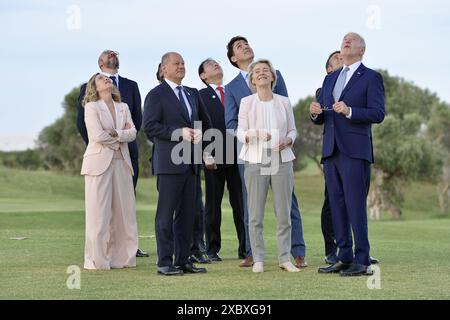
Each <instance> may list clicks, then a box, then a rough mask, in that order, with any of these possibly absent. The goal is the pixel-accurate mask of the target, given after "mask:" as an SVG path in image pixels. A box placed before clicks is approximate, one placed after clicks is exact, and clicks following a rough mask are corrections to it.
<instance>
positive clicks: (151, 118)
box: [77, 33, 384, 276]
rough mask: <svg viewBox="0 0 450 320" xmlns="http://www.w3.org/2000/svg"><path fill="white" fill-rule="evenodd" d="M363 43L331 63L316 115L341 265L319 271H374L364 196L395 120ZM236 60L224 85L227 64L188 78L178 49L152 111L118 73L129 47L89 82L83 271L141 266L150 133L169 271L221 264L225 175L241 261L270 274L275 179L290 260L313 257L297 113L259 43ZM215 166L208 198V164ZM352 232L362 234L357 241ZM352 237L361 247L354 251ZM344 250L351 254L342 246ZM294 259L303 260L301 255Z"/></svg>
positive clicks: (283, 254)
mask: <svg viewBox="0 0 450 320" xmlns="http://www.w3.org/2000/svg"><path fill="white" fill-rule="evenodd" d="M364 52H365V41H364V39H363V38H362V37H361V36H360V35H358V34H356V33H349V34H347V35H346V36H345V37H344V39H343V41H342V45H341V51H340V52H334V53H333V54H332V55H330V58H329V59H328V61H327V64H326V68H327V73H328V75H327V76H326V77H325V80H324V83H323V86H322V88H321V90H318V91H317V94H316V102H313V103H311V105H310V117H311V121H312V122H313V123H315V124H323V125H324V138H323V155H322V163H323V166H324V173H325V182H326V189H325V202H324V206H323V210H322V231H323V234H324V239H325V243H326V245H325V248H326V257H325V261H326V262H327V263H328V264H329V265H328V266H326V267H320V268H319V272H320V273H338V272H339V273H340V274H341V275H361V274H366V275H367V274H371V270H370V265H371V263H376V262H377V261H376V259H374V258H371V257H370V255H369V240H368V230H367V215H366V198H367V193H368V188H369V183H370V164H371V163H372V162H373V151H372V137H371V124H372V123H379V122H381V121H382V120H383V118H384V87H383V79H382V78H381V75H380V74H379V73H377V72H375V71H373V70H371V69H369V68H366V67H365V66H364V65H363V64H362V63H361V60H362V57H363V55H364ZM227 57H228V59H229V61H230V63H231V64H232V65H233V66H234V67H236V68H238V69H239V73H238V74H237V76H236V77H235V78H234V79H233V80H232V81H231V82H230V83H228V84H227V85H225V86H224V85H223V71H222V68H221V66H220V65H219V63H217V61H215V60H214V59H211V58H208V59H206V60H204V61H202V62H201V63H200V65H199V68H198V75H199V77H200V79H201V80H202V81H203V83H204V84H205V85H206V87H205V88H203V89H201V90H197V89H195V88H191V87H188V86H185V85H184V84H183V83H182V82H183V79H184V77H185V63H184V59H183V57H182V56H181V55H180V54H179V53H177V52H167V53H166V54H164V55H163V56H162V58H161V63H160V65H159V66H158V70H157V72H156V76H157V78H158V80H159V82H160V84H159V85H158V86H156V87H155V88H153V89H152V90H151V91H150V92H149V93H148V94H147V96H146V98H145V101H144V109H143V113H142V106H141V99H140V94H139V89H138V86H137V84H136V82H134V81H131V80H129V79H127V78H123V77H121V76H119V75H118V69H119V59H118V53H117V52H114V51H111V50H106V51H104V52H102V54H101V55H100V57H99V59H98V64H99V67H100V69H101V72H98V73H96V74H94V75H93V76H92V77H91V78H90V80H89V81H88V83H87V84H86V85H83V86H82V88H81V91H80V97H79V103H78V117H77V125H78V128H79V131H80V134H81V136H82V137H83V139H84V140H85V142H86V144H87V148H86V152H85V154H84V157H83V164H82V170H81V174H83V175H84V176H85V190H86V196H85V197H86V243H85V259H84V267H85V268H86V269H110V268H124V267H134V266H136V256H138V257H139V256H148V254H147V253H146V252H144V251H142V250H140V249H139V248H138V236H137V222H136V209H135V188H136V183H137V178H138V172H139V171H138V170H139V168H138V149H137V144H136V141H135V139H136V134H137V132H138V131H139V130H140V129H141V127H142V130H143V131H144V132H145V134H146V136H147V138H148V139H149V140H150V141H151V142H152V144H153V149H152V159H151V166H152V173H153V174H154V175H156V177H157V179H156V188H157V190H158V203H157V209H156V216H155V232H156V243H157V273H158V274H160V275H166V276H172V275H183V274H185V273H205V272H207V270H206V268H204V267H199V266H198V265H196V264H198V263H200V264H207V263H211V262H217V261H221V260H222V258H221V257H220V255H219V252H220V250H221V233H220V227H221V217H222V211H221V203H222V198H223V195H224V189H225V183H226V184H227V189H228V193H229V202H230V205H231V208H232V211H233V220H234V224H235V228H236V235H237V239H238V249H237V255H238V257H239V258H240V259H242V261H241V262H240V263H239V266H240V267H251V268H252V271H253V272H255V273H260V272H263V271H264V261H265V248H264V239H263V224H264V211H265V205H266V202H267V193H268V189H269V186H270V187H271V188H272V193H273V200H272V202H273V208H274V212H275V216H276V234H277V241H278V261H279V267H280V268H281V269H282V270H285V271H287V272H298V271H300V269H301V268H305V267H307V266H308V264H307V262H306V259H305V256H306V246H305V241H304V239H303V230H302V221H301V216H300V209H299V204H298V201H297V198H296V195H295V192H294V184H295V183H294V173H293V160H294V159H295V156H294V152H293V150H292V148H293V145H294V143H295V139H296V137H297V130H296V126H295V120H294V114H293V111H292V106H291V103H290V100H289V98H288V92H287V88H286V84H285V82H284V80H283V77H282V75H281V73H280V72H279V71H278V70H276V69H275V68H274V67H273V66H272V63H271V62H270V61H269V60H266V59H260V60H257V61H254V52H253V50H252V48H251V46H250V45H249V43H248V41H247V39H246V38H245V37H242V36H236V37H233V38H232V39H231V40H230V41H229V42H228V44H227ZM201 169H203V170H204V173H205V193H206V194H205V200H206V201H205V205H204V206H203V202H202V189H201V179H200V171H201ZM353 239H354V240H353ZM353 244H354V246H355V248H354V250H353ZM338 249H339V250H338ZM291 256H292V260H291Z"/></svg>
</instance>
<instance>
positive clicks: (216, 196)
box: [198, 59, 245, 261]
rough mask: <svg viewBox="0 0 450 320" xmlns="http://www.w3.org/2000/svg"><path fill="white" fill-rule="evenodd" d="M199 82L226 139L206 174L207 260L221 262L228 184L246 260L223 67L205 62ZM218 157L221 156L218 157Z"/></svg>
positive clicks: (240, 252)
mask: <svg viewBox="0 0 450 320" xmlns="http://www.w3.org/2000/svg"><path fill="white" fill-rule="evenodd" d="M198 74H199V77H200V79H201V80H202V81H203V83H205V84H206V85H207V87H206V88H204V89H202V90H200V91H199V93H200V98H201V100H202V102H203V104H204V105H205V107H206V109H207V110H208V113H209V115H210V117H211V122H212V123H211V126H212V128H214V129H217V130H219V131H220V133H221V135H222V137H223V148H221V149H220V150H216V152H215V153H213V154H212V155H213V156H214V158H215V161H216V163H217V169H216V170H207V169H206V170H205V185H206V203H205V207H206V215H205V235H206V245H207V253H208V257H209V258H210V259H211V260H212V261H221V260H222V259H221V257H220V256H219V254H218V253H219V251H220V248H221V236H220V225H221V221H222V209H221V205H222V198H223V193H224V188H225V182H227V188H228V193H229V200H230V205H231V208H232V210H233V220H234V225H235V227H236V234H237V238H238V241H239V247H238V257H239V258H240V259H244V258H245V229H244V208H243V202H242V190H241V179H240V176H239V169H238V166H237V162H236V154H235V152H234V137H233V136H231V137H229V139H230V140H231V141H233V143H232V144H231V145H230V146H229V150H230V152H231V154H233V157H234V158H233V160H232V161H231V162H229V163H230V164H227V161H226V159H227V145H226V137H227V133H226V128H225V115H224V103H223V102H224V97H225V91H224V86H223V85H222V81H223V71H222V68H221V67H220V65H219V64H218V63H217V62H216V61H215V60H213V59H206V60H205V61H203V62H202V63H201V64H200V66H199V68H198ZM218 153H222V154H221V156H219V157H218Z"/></svg>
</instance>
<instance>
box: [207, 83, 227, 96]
mask: <svg viewBox="0 0 450 320" xmlns="http://www.w3.org/2000/svg"><path fill="white" fill-rule="evenodd" d="M209 86H210V87H211V88H213V90H214V92H215V93H216V95H217V97H219V99H220V91H219V90H217V87H219V86H218V85H217V84H214V83H210V84H209ZM220 86H221V87H222V89H223V92H224V93H225V86H224V85H220Z"/></svg>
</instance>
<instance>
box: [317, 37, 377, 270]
mask: <svg viewBox="0 0 450 320" xmlns="http://www.w3.org/2000/svg"><path fill="white" fill-rule="evenodd" d="M365 49H366V44H365V41H364V39H363V38H362V37H361V36H360V35H358V34H356V33H349V34H347V35H346V36H345V37H344V39H343V41H342V45H341V56H342V58H343V61H344V65H343V67H342V68H339V69H338V70H336V71H335V72H333V73H331V74H330V75H327V76H326V77H325V80H324V82H323V85H322V90H321V92H320V94H319V98H318V102H312V103H311V105H310V113H311V120H312V121H313V122H314V123H315V124H324V125H325V128H324V134H323V151H322V162H323V165H324V172H325V183H326V188H327V190H328V196H329V201H330V208H331V217H332V222H333V229H334V233H335V237H336V243H337V246H338V248H339V254H338V258H339V261H338V262H337V263H335V264H333V265H331V266H326V267H321V268H319V273H340V275H341V276H354V275H370V274H372V273H373V272H372V270H371V268H370V264H371V263H370V254H369V251H370V244H369V236H368V226H367V194H368V191H369V185H370V165H371V163H373V159H374V158H373V146H372V132H371V127H372V123H380V122H382V121H383V119H384V116H385V109H384V85H383V78H382V76H381V75H380V74H379V73H378V72H376V71H374V70H372V69H369V68H367V67H366V66H364V65H363V64H362V62H361V60H362V57H363V55H364V52H365ZM352 231H353V238H354V243H355V249H354V251H353V241H352V238H351V237H349V235H350V234H351V232H352Z"/></svg>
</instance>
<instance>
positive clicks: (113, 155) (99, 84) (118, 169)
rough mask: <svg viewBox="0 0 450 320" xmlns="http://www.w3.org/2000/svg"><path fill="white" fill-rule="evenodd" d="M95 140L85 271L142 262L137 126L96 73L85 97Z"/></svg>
mask: <svg viewBox="0 0 450 320" xmlns="http://www.w3.org/2000/svg"><path fill="white" fill-rule="evenodd" d="M83 105H84V108H85V117H84V120H85V122H86V128H87V133H88V137H89V144H88V146H87V148H86V152H85V153H84V157H83V164H82V167H81V174H82V175H84V177H85V201H86V243H85V253H84V268H85V269H103V270H109V269H111V268H125V267H135V266H136V251H137V248H138V240H137V224H136V214H135V212H136V205H135V196H134V189H133V174H134V173H133V167H132V165H131V159H130V154H129V151H128V142H130V141H133V140H134V139H136V128H135V127H134V124H133V120H132V119H131V114H130V111H129V108H128V106H127V104H125V103H122V102H121V101H120V93H119V91H118V90H117V88H116V87H115V86H114V85H113V84H112V81H111V79H109V78H108V77H106V76H104V75H102V74H100V73H96V74H95V75H93V76H92V77H91V79H90V80H89V82H88V84H87V87H86V96H85V98H84V100H83Z"/></svg>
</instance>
